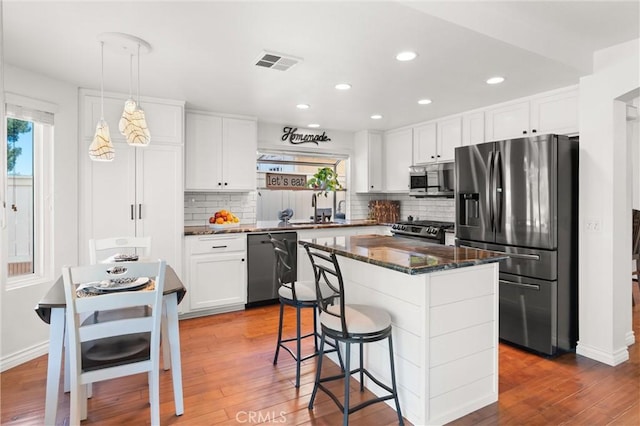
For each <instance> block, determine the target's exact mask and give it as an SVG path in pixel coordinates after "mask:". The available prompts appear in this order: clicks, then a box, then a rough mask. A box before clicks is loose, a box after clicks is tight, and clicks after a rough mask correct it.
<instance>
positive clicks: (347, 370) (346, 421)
mask: <svg viewBox="0 0 640 426" xmlns="http://www.w3.org/2000/svg"><path fill="white" fill-rule="evenodd" d="M345 345H346V350H345V360H344V363H345V365H344V368H345V370H344V409H343V419H342V424H343V426H347V425H348V424H349V382H350V381H351V370H350V368H351V366H350V364H351V342H349V341H347V342H345Z"/></svg>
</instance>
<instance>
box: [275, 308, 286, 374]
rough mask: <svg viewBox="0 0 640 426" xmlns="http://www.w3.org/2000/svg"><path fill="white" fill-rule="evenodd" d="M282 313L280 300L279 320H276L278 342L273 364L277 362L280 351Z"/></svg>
mask: <svg viewBox="0 0 640 426" xmlns="http://www.w3.org/2000/svg"><path fill="white" fill-rule="evenodd" d="M283 314H284V303H282V302H280V321H279V322H278V344H277V345H276V354H275V355H274V357H273V365H276V364H277V363H278V354H279V353H280V345H281V344H282V316H283Z"/></svg>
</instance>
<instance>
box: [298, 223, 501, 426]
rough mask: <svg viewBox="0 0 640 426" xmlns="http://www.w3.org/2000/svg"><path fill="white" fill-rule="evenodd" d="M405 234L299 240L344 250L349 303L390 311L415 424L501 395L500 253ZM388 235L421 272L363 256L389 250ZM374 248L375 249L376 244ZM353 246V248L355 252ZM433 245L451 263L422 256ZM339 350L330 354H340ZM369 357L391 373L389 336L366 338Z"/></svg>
mask: <svg viewBox="0 0 640 426" xmlns="http://www.w3.org/2000/svg"><path fill="white" fill-rule="evenodd" d="M380 239H382V240H380ZM375 240H378V242H374V241H375ZM402 240H403V239H401V238H389V237H382V236H375V235H364V236H344V237H339V236H336V237H331V238H316V239H308V240H307V239H302V241H300V244H305V243H309V244H310V245H311V246H312V247H314V248H316V249H319V250H324V251H326V252H329V253H331V252H333V253H336V254H337V255H339V264H340V268H341V270H342V275H343V279H344V285H345V301H346V302H347V303H362V304H367V305H372V306H376V307H380V308H383V309H385V310H387V311H388V312H389V314H390V315H391V318H392V325H393V345H394V357H395V368H396V379H397V383H398V394H399V398H400V405H401V407H402V412H403V415H404V416H405V417H406V418H407V419H408V420H409V421H411V422H412V423H413V424H430V425H431V424H444V423H447V422H450V421H452V420H455V419H457V418H459V417H461V416H463V415H466V414H468V413H470V412H472V411H474V410H477V409H479V408H481V407H483V406H485V405H488V404H490V403H492V402H495V401H497V399H498V356H497V354H498V322H497V320H498V296H497V289H498V263H497V260H499V258H500V257H499V256H495V254H493V253H491V252H469V251H465V252H460V251H456V250H455V248H452V247H444V246H433V245H431V244H428V243H422V244H420V243H415V242H406V243H405V242H403V241H402ZM387 242H388V243H391V244H392V247H390V248H392V249H393V250H394V251H397V252H402V251H403V250H405V254H404V255H402V254H401V253H397V255H398V256H400V257H402V256H404V259H405V260H410V259H411V257H412V256H414V255H415V256H417V257H419V258H420V259H418V260H417V262H418V263H419V264H420V266H419V268H420V269H421V272H420V273H415V272H414V273H412V272H410V271H409V270H405V271H401V270H398V269H396V268H393V267H385V266H382V265H378V264H376V263H373V262H368V261H366V260H362V259H363V257H364V256H366V255H367V254H366V253H365V252H367V251H368V253H372V254H373V256H376V253H377V249H378V248H379V249H380V250H382V251H384V250H385V248H384V247H383V246H381V245H380V244H383V243H387ZM363 244H364V246H365V247H363V246H362V245H363ZM371 248H374V249H376V250H373V251H372V252H371V251H370V249H371ZM300 249H301V250H304V248H303V247H300ZM416 249H417V250H416ZM354 252H355V253H356V255H355V256H349V253H354ZM343 253H344V254H343ZM387 253H388V251H387ZM431 253H435V254H437V255H438V257H439V261H444V259H448V261H449V262H450V263H452V264H450V265H449V266H448V267H446V268H439V269H435V270H434V269H429V270H428V271H427V269H428V268H427V269H425V268H423V266H424V265H423V263H424V260H425V257H427V256H431ZM345 254H346V255H345ZM305 255H306V254H305ZM458 255H461V256H458ZM456 256H457V257H456ZM494 256H495V257H494ZM378 260H380V259H378ZM457 261H459V262H457ZM307 263H308V259H307ZM408 266H409V268H411V265H408ZM474 333H477V334H482V335H481V336H476V335H475V334H474ZM470 336H472V338H471V339H470V341H471V343H470V344H467V342H466V341H465V340H464V339H466V338H469V337H470ZM334 355H335V354H331V355H330V358H331V359H332V360H333V361H334V362H337V358H336V357H335V356H334ZM358 355H359V354H358V350H357V349H356V348H354V350H353V351H352V362H357V361H358ZM432 358H433V362H432ZM364 359H365V366H366V368H368V369H369V370H370V371H372V372H373V373H374V374H375V375H376V376H379V377H381V378H382V379H383V380H389V379H390V372H389V355H388V346H387V343H386V342H377V343H375V344H369V345H365V357H364ZM354 379H356V380H358V379H359V377H356V376H354ZM364 385H365V386H366V387H367V388H368V389H369V390H370V391H372V392H373V393H374V394H376V395H383V394H385V391H383V390H382V389H381V388H380V387H378V386H377V385H376V384H375V383H373V382H372V381H371V380H369V379H368V378H366V377H365V383H364ZM387 403H389V401H387ZM388 405H389V406H392V408H395V407H393V404H391V403H389V404H388Z"/></svg>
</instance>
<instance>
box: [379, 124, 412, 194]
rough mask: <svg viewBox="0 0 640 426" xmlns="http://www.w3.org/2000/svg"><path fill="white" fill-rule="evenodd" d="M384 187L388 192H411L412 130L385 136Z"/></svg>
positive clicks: (396, 131) (389, 133) (402, 130)
mask: <svg viewBox="0 0 640 426" xmlns="http://www.w3.org/2000/svg"><path fill="white" fill-rule="evenodd" d="M383 146H384V149H383V154H384V158H383V162H384V182H385V184H384V187H385V191H386V192H396V191H398V192H399V191H403V192H404V191H409V167H410V166H411V163H412V161H413V159H412V147H413V131H412V129H411V128H405V129H399V130H392V131H389V132H386V133H385V134H384V143H383Z"/></svg>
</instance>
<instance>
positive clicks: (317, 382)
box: [308, 333, 325, 410]
mask: <svg viewBox="0 0 640 426" xmlns="http://www.w3.org/2000/svg"><path fill="white" fill-rule="evenodd" d="M324 339H325V335H324V333H322V336H321V337H320V352H318V366H317V371H316V382H315V383H314V385H313V392H311V399H310V400H309V405H308V408H309V410H311V409H313V401H314V400H315V399H316V394H317V393H318V386H320V375H321V373H322V358H323V357H324Z"/></svg>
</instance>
